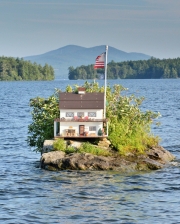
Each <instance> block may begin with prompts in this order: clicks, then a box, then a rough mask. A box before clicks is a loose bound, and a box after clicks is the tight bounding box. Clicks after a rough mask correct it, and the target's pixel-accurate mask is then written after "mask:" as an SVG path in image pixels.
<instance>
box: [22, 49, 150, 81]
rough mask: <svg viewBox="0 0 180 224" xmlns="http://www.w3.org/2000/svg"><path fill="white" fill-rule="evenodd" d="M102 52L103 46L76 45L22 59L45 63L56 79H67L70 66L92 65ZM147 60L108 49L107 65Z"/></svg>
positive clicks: (139, 55)
mask: <svg viewBox="0 0 180 224" xmlns="http://www.w3.org/2000/svg"><path fill="white" fill-rule="evenodd" d="M103 52H105V45H99V46H94V47H89V48H86V47H82V46H78V45H66V46H64V47H61V48H58V49H55V50H51V51H48V52H46V53H43V54H40V55H33V56H27V57H24V60H28V61H31V62H36V63H38V64H41V65H45V63H47V64H49V65H51V66H52V67H53V68H54V70H55V76H56V78H57V77H58V78H68V68H69V67H70V66H73V67H74V68H76V67H78V66H81V65H90V64H94V63H95V59H96V57H97V56H98V55H100V54H101V53H103ZM149 58H151V56H149V55H146V54H143V53H137V52H131V53H127V52H125V51H122V50H119V49H117V48H114V47H111V46H109V47H108V63H109V62H110V61H112V60H113V61H114V62H122V61H130V60H148V59H149Z"/></svg>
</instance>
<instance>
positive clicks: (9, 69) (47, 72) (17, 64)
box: [0, 56, 54, 81]
mask: <svg viewBox="0 0 180 224" xmlns="http://www.w3.org/2000/svg"><path fill="white" fill-rule="evenodd" d="M53 79H54V69H53V67H52V66H49V65H48V64H45V65H44V66H41V65H39V64H37V63H31V62H30V61H24V60H23V59H22V58H21V59H20V58H13V57H4V56H3V57H0V81H15V80H16V81H18V80H53Z"/></svg>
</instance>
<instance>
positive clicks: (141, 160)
mask: <svg viewBox="0 0 180 224" xmlns="http://www.w3.org/2000/svg"><path fill="white" fill-rule="evenodd" d="M174 158H175V157H174V156H173V155H172V154H171V153H170V152H168V151H167V150H165V149H164V148H163V147H161V146H157V147H154V148H152V149H149V150H147V151H146V153H145V154H143V155H134V154H132V153H130V154H129V155H126V156H120V155H118V154H114V156H111V157H110V156H108V157H105V156H96V155H92V154H90V153H71V154H65V153H64V152H61V151H52V152H48V153H44V154H43V155H42V156H41V160H40V165H41V168H43V169H47V170H114V171H120V172H124V171H126V172H132V171H137V170H138V171H146V170H157V169H161V168H163V167H164V166H165V165H166V164H168V163H169V162H170V161H172V160H174Z"/></svg>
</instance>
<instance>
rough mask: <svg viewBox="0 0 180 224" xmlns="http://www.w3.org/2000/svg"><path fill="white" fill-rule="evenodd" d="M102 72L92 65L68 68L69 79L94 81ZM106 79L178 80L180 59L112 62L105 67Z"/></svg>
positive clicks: (179, 76)
mask: <svg viewBox="0 0 180 224" xmlns="http://www.w3.org/2000/svg"><path fill="white" fill-rule="evenodd" d="M103 72H104V70H102V69H97V70H95V69H94V68H93V65H88V66H80V67H77V68H75V69H74V68H73V67H70V68H69V79H95V78H99V74H101V73H103ZM107 78H108V79H160V78H180V58H176V59H162V60H160V59H156V58H151V59H149V60H139V61H126V62H117V63H116V62H114V61H111V62H110V63H108V66H107Z"/></svg>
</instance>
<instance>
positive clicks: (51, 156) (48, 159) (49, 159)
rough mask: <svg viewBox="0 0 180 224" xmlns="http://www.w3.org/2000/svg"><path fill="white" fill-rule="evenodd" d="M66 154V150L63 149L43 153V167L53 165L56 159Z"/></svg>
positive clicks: (41, 162) (41, 161)
mask: <svg viewBox="0 0 180 224" xmlns="http://www.w3.org/2000/svg"><path fill="white" fill-rule="evenodd" d="M64 156H65V152H62V151H52V152H48V153H43V154H42V156H41V159H40V166H41V168H44V169H46V168H47V166H53V167H54V164H55V161H56V160H58V159H61V158H63V157H64Z"/></svg>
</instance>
